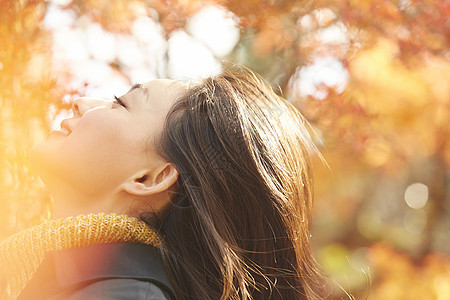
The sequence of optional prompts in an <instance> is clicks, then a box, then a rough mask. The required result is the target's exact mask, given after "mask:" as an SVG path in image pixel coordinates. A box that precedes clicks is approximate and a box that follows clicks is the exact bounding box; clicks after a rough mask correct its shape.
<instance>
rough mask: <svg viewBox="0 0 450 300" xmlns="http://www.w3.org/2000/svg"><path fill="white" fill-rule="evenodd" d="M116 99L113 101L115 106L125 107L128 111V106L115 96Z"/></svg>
mask: <svg viewBox="0 0 450 300" xmlns="http://www.w3.org/2000/svg"><path fill="white" fill-rule="evenodd" d="M114 99H115V100H114V101H113V104H117V105H120V106H123V107H125V108H126V109H128V106H127V105H126V104H125V103H123V102H122V100H121V99H120V97H117V96H114Z"/></svg>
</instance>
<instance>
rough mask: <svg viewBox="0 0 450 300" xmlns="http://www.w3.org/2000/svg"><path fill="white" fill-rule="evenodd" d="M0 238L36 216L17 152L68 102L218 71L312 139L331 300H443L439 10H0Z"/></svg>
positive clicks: (336, 0)
mask: <svg viewBox="0 0 450 300" xmlns="http://www.w3.org/2000/svg"><path fill="white" fill-rule="evenodd" d="M0 4H1V7H2V9H1V10H0V105H1V110H0V116H1V120H0V191H1V193H0V206H1V209H0V239H2V238H4V237H6V236H8V235H10V234H12V233H14V232H16V231H18V230H20V229H23V228H25V227H27V226H30V225H33V224H36V223H39V222H41V221H43V220H45V219H47V218H48V217H49V215H50V213H51V207H52V203H51V198H50V196H49V193H48V191H47V190H46V189H45V188H44V187H43V185H42V183H41V182H40V181H39V179H38V178H37V176H36V174H35V173H34V172H33V170H32V168H31V166H30V164H29V162H28V159H27V153H28V151H29V149H30V147H31V146H32V145H33V144H34V143H35V142H37V141H39V140H42V139H44V138H45V136H46V134H47V132H48V131H49V130H50V129H51V128H52V127H54V128H57V127H58V126H59V122H60V121H61V119H62V118H64V117H67V116H68V115H69V108H70V101H71V100H72V99H73V98H74V97H75V96H77V95H86V94H87V95H89V96H101V97H105V98H112V96H113V94H118V95H120V94H122V93H125V92H126V91H127V89H128V88H129V87H130V85H131V84H132V83H135V82H143V81H147V80H150V79H154V78H158V77H169V78H175V79H190V78H201V77H204V76H207V75H210V74H215V73H217V72H219V71H220V68H221V67H220V62H221V61H222V60H225V61H231V62H233V63H238V64H243V65H245V66H247V67H249V68H250V69H252V70H255V71H257V72H259V73H260V74H262V75H263V76H264V77H265V78H266V79H267V80H268V81H269V82H270V83H271V84H272V85H273V86H274V87H280V88H281V90H282V91H283V96H284V97H285V98H287V99H288V100H289V101H291V102H292V103H294V105H296V106H297V107H298V108H299V109H300V110H301V112H302V113H303V114H304V115H305V116H306V118H307V119H308V120H309V121H310V123H311V125H312V127H313V128H314V134H313V136H314V139H315V141H316V143H317V145H318V147H319V149H320V151H321V152H322V154H323V155H324V157H325V159H326V161H327V162H328V164H329V167H327V166H326V165H324V164H323V163H321V162H320V160H319V159H316V161H315V170H316V174H315V175H316V176H315V177H316V207H315V217H314V228H313V241H314V250H315V253H316V256H317V258H318V260H319V262H320V263H321V264H322V265H323V267H324V269H325V270H326V272H327V273H328V274H330V277H331V278H332V280H333V282H334V286H335V292H334V296H333V297H332V298H333V299H342V298H344V299H345V298H348V297H349V296H348V295H346V292H348V293H350V294H351V295H353V297H355V298H356V299H360V298H363V299H364V298H367V299H439V300H446V299H450V258H449V253H450V238H449V233H450V214H449V211H450V196H449V195H450V184H449V183H450V182H449V181H450V180H449V175H450V172H449V165H450V135H449V134H450V133H449V130H450V126H449V121H450V107H449V106H450V50H449V47H448V46H449V39H450V18H449V16H450V3H449V2H448V1H445V0H422V1H419V0H397V1H387V0H382V1H368V0H349V1H343V0H317V1H312V0H297V1H290V0H261V1H256V0H246V1H242V0H228V1H225V0H210V1H194V0H179V1H175V0H172V1H168V0H167V1H164V0H133V1H128V0H72V1H71V0H53V1H43V0H0Z"/></svg>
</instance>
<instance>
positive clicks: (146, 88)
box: [139, 79, 188, 106]
mask: <svg viewBox="0 0 450 300" xmlns="http://www.w3.org/2000/svg"><path fill="white" fill-rule="evenodd" d="M139 87H140V90H141V91H142V92H143V93H144V95H146V97H147V101H148V102H150V103H152V104H153V105H162V106H166V105H169V106H171V105H172V104H173V103H174V101H175V100H176V99H178V97H179V96H180V95H181V94H183V93H184V92H185V91H186V90H187V88H188V86H187V84H185V83H183V82H180V81H176V80H170V79H155V80H152V81H148V82H145V83H143V84H141V85H140V86H139Z"/></svg>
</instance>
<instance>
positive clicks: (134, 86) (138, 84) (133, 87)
mask: <svg viewBox="0 0 450 300" xmlns="http://www.w3.org/2000/svg"><path fill="white" fill-rule="evenodd" d="M141 88H142V84H140V83H136V84H134V85H133V86H132V87H131V89H130V90H129V91H128V93H129V92H131V91H134V90H135V89H141Z"/></svg>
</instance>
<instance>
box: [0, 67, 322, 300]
mask: <svg viewBox="0 0 450 300" xmlns="http://www.w3.org/2000/svg"><path fill="white" fill-rule="evenodd" d="M73 111H74V116H73V118H70V119H67V120H64V121H63V122H62V124H61V126H62V128H63V130H62V131H60V132H54V133H53V134H51V136H50V138H49V139H48V140H47V141H45V142H43V143H40V144H38V145H37V146H35V147H34V148H33V150H32V160H33V162H34V164H35V166H36V169H37V170H38V171H39V173H40V176H41V177H42V179H43V180H44V182H45V183H46V185H47V186H48V187H49V188H50V190H51V191H52V194H53V197H54V203H55V205H54V217H53V219H54V220H52V221H49V222H47V223H44V224H43V225H39V226H36V227H34V228H31V229H29V230H28V231H26V232H21V233H19V234H17V235H16V236H13V237H11V238H10V239H9V240H7V241H5V242H3V244H1V245H0V261H3V270H6V271H4V273H6V275H5V277H6V278H7V279H8V281H9V287H10V290H11V291H10V295H11V296H12V297H17V296H18V297H19V299H27V297H33V299H38V296H37V295H40V296H39V297H42V298H45V299H323V298H324V297H325V296H326V295H325V293H326V288H325V285H324V280H323V278H322V277H321V275H320V273H319V271H318V268H317V266H316V263H315V261H314V259H313V257H312V255H311V250H310V242H311V236H310V231H309V227H310V217H311V206H312V201H313V186H312V174H311V168H310V162H309V158H308V152H309V151H310V149H312V148H313V146H312V144H311V141H310V140H309V136H308V133H307V129H306V128H305V121H304V120H303V118H302V116H301V115H300V114H299V112H298V111H297V110H296V109H295V108H294V107H293V106H292V105H291V104H289V103H288V102H287V101H285V100H284V99H282V98H280V97H278V96H277V95H276V94H275V93H274V92H273V91H272V89H271V88H270V87H269V86H268V85H267V84H266V83H265V82H264V81H263V80H262V79H261V78H259V77H258V76H257V75H255V74H254V73H252V72H250V71H248V70H244V69H237V70H234V71H229V72H226V73H225V74H223V75H221V76H216V77H212V78H208V79H205V80H203V81H201V82H198V83H191V84H184V83H181V82H177V81H170V80H154V81H150V82H148V83H145V84H140V85H135V86H134V87H133V88H132V89H131V90H130V91H129V92H128V93H127V94H125V95H124V96H122V97H120V98H116V100H115V101H114V102H112V103H111V102H106V101H102V100H99V99H92V98H79V99H77V100H76V101H75V102H74V105H73ZM75 216H77V217H75ZM25 244H28V245H27V247H25V246H24V245H25ZM29 249H33V250H31V251H30V250H29ZM30 253H38V254H36V255H38V256H39V257H37V258H35V259H33V261H32V262H31V260H32V259H31V258H30V255H29V254H30ZM36 255H34V256H36ZM32 256H33V255H32ZM0 264H2V262H0ZM30 265H31V266H30ZM0 269H2V268H0Z"/></svg>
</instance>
